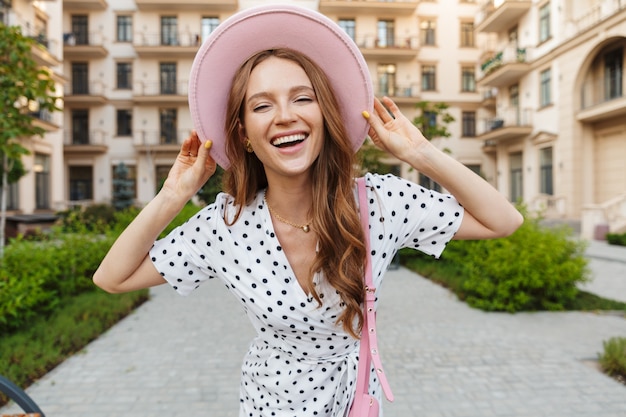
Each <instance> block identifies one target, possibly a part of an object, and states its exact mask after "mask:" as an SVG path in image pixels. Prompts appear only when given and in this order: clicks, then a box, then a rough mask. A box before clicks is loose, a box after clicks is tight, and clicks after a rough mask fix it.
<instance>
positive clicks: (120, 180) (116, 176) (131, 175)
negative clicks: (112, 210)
mask: <svg viewBox="0 0 626 417" xmlns="http://www.w3.org/2000/svg"><path fill="white" fill-rule="evenodd" d="M112 172H113V178H112V181H111V184H112V186H113V187H112V188H113V189H112V190H111V191H112V196H113V198H114V199H116V198H118V199H119V198H125V199H128V200H134V199H135V198H136V197H137V167H135V166H134V165H126V164H125V163H123V162H121V163H119V164H117V165H114V166H113V169H112Z"/></svg>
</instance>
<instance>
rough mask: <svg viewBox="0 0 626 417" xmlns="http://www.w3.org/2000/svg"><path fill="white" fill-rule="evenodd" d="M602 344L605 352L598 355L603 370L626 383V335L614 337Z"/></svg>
mask: <svg viewBox="0 0 626 417" xmlns="http://www.w3.org/2000/svg"><path fill="white" fill-rule="evenodd" d="M602 345H603V347H604V352H603V353H601V354H599V355H598V359H599V361H600V366H601V367H602V370H603V371H604V372H605V373H606V374H607V375H610V376H612V377H616V378H619V379H621V381H624V382H625V383H626V337H613V338H611V339H609V340H605V341H604V342H603V343H602Z"/></svg>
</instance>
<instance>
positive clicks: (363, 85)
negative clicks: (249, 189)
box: [189, 5, 374, 169]
mask: <svg viewBox="0 0 626 417" xmlns="http://www.w3.org/2000/svg"><path fill="white" fill-rule="evenodd" d="M273 48H290V49H293V50H296V51H299V52H301V53H303V54H304V55H306V56H307V57H308V58H310V59H311V60H313V61H314V62H315V63H317V65H319V66H320V68H322V70H323V71H324V72H325V73H326V76H327V77H328V79H329V80H330V83H331V85H332V88H333V90H334V92H335V96H336V97H337V100H338V102H339V106H340V109H341V113H342V116H343V119H344V122H345V125H346V128H347V131H348V134H349V135H350V138H351V141H352V147H353V149H354V151H355V152H356V151H357V150H358V149H359V147H360V146H361V144H362V143H363V141H364V140H365V137H366V136H367V131H368V124H367V122H366V120H365V119H364V118H363V116H362V115H361V113H362V112H363V110H368V111H370V112H371V110H372V107H373V102H374V93H373V88H372V80H371V78H370V74H369V71H368V68H367V64H366V62H365V59H364V58H363V55H362V54H361V52H360V51H359V48H358V47H357V46H356V44H355V43H354V41H353V40H352V39H350V37H349V36H348V35H347V34H346V33H345V31H344V30H343V29H341V28H340V27H339V26H338V25H337V24H336V23H335V22H333V21H332V20H330V19H329V18H327V17H326V16H324V15H322V14H320V13H318V12H315V11H312V10H309V9H305V8H302V7H295V6H286V5H271V6H260V7H254V8H250V9H247V10H244V11H242V12H239V13H236V14H235V15H233V16H231V17H230V18H228V19H227V20H225V21H224V22H223V23H222V24H220V25H219V26H218V27H217V29H215V30H214V31H213V32H212V33H211V35H210V36H209V37H208V38H207V39H206V40H205V41H204V43H203V44H202V46H201V47H200V49H199V50H198V53H197V54H196V57H195V59H194V62H193V66H192V68H191V77H190V80H189V107H190V109H191V116H192V118H193V124H194V127H195V129H196V131H197V132H198V136H199V137H200V140H202V141H205V140H208V139H211V140H212V141H213V147H212V148H211V156H212V157H213V159H215V162H217V163H218V164H219V165H220V166H221V167H223V168H225V169H227V168H228V167H229V166H230V161H228V159H227V157H226V152H225V143H226V134H225V132H224V122H225V119H226V103H227V101H228V93H229V91H230V86H231V83H232V78H233V76H234V74H235V71H236V70H237V69H238V68H239V67H240V66H241V64H243V63H244V62H245V61H246V60H247V59H248V58H250V57H251V56H252V55H254V54H255V53H257V52H259V51H262V50H266V49H273Z"/></svg>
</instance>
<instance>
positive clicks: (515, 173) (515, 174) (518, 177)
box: [509, 152, 524, 202]
mask: <svg viewBox="0 0 626 417" xmlns="http://www.w3.org/2000/svg"><path fill="white" fill-rule="evenodd" d="M509 166H510V169H511V201H513V202H517V201H519V200H521V199H522V195H523V194H522V186H523V174H524V173H523V170H522V153H521V152H516V153H512V154H511V155H510V156H509Z"/></svg>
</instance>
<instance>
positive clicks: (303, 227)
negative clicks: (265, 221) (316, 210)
mask: <svg viewBox="0 0 626 417" xmlns="http://www.w3.org/2000/svg"><path fill="white" fill-rule="evenodd" d="M263 200H264V201H265V204H267V208H268V209H269V211H270V213H272V214H273V215H274V217H276V219H277V220H278V221H281V222H283V223H285V224H288V225H289V226H291V227H295V228H296V229H300V230H302V231H303V232H304V233H309V230H311V228H310V227H309V225H310V224H311V221H310V220H309V221H308V222H307V223H306V224H296V223H292V222H290V221H289V220H287V219H285V218H282V217H281V216H280V215H279V214H278V213H276V212H275V211H274V209H273V208H272V206H270V203H268V202H267V197H266V195H265V194H263Z"/></svg>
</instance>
